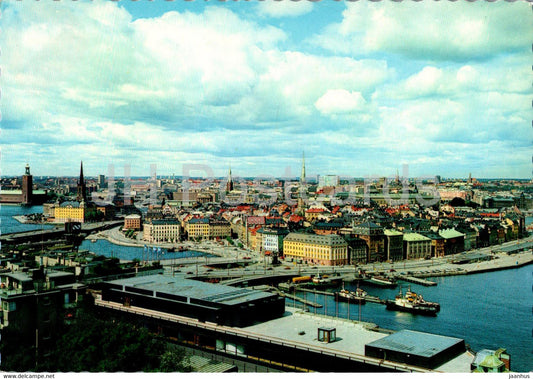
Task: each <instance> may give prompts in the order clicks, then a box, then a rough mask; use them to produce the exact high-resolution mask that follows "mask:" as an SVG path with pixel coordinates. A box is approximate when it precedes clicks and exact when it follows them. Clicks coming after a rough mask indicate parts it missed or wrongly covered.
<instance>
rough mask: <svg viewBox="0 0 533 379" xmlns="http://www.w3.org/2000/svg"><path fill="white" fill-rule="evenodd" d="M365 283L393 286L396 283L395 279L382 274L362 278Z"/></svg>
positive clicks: (386, 286)
mask: <svg viewBox="0 0 533 379" xmlns="http://www.w3.org/2000/svg"><path fill="white" fill-rule="evenodd" d="M364 282H365V283H368V284H372V285H375V286H378V287H385V288H394V287H396V286H397V285H398V284H397V283H396V280H395V279H392V278H387V277H384V276H379V275H374V276H372V277H371V278H368V279H364Z"/></svg>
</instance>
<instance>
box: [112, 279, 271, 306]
mask: <svg viewBox="0 0 533 379" xmlns="http://www.w3.org/2000/svg"><path fill="white" fill-rule="evenodd" d="M108 283H110V284H115V285H120V286H129V287H134V288H140V289H144V290H148V291H155V292H161V293H165V294H171V295H176V296H184V297H190V298H193V299H200V300H205V301H212V302H214V303H220V304H227V305H235V304H240V303H245V302H249V301H253V300H258V299H262V298H267V297H271V296H272V294H270V293H267V292H263V291H258V290H250V289H247V288H236V287H230V286H225V285H222V284H212V283H205V282H200V281H198V280H192V279H185V278H183V277H169V276H163V275H149V276H140V277H133V278H127V279H119V280H113V281H111V282H108Z"/></svg>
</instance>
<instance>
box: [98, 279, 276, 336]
mask: <svg viewBox="0 0 533 379" xmlns="http://www.w3.org/2000/svg"><path fill="white" fill-rule="evenodd" d="M102 300H104V301H111V302H115V303H120V304H123V305H124V306H126V307H132V306H135V307H139V308H144V309H149V310H153V311H159V312H165V313H171V314H175V315H179V316H185V317H190V318H195V319H198V320H199V321H203V322H212V323H216V324H218V325H226V326H237V327H242V326H246V325H251V324H253V323H254V322H259V321H265V320H270V319H273V318H277V317H281V316H282V315H283V313H284V312H285V299H284V298H282V297H280V296H279V295H277V294H270V293H267V292H262V291H257V290H250V289H247V288H235V287H230V286H224V285H220V284H211V283H204V282H200V281H196V280H191V279H185V278H182V277H167V276H163V275H151V276H144V277H135V278H128V279H121V280H114V281H111V282H106V283H104V288H103V290H102Z"/></svg>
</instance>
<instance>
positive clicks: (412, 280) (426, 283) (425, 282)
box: [396, 275, 437, 287]
mask: <svg viewBox="0 0 533 379" xmlns="http://www.w3.org/2000/svg"><path fill="white" fill-rule="evenodd" d="M396 278H397V279H399V280H403V281H404V282H410V283H415V284H420V285H423V286H426V287H431V286H436V285H437V283H436V282H432V281H431V280H426V279H422V278H416V277H414V276H407V275H397V276H396Z"/></svg>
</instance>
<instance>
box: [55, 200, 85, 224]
mask: <svg viewBox="0 0 533 379" xmlns="http://www.w3.org/2000/svg"><path fill="white" fill-rule="evenodd" d="M86 211H87V207H86V205H85V203H84V202H83V201H82V202H81V203H80V202H77V201H65V202H63V203H61V204H60V205H56V207H55V208H54V222H57V223H65V222H70V221H72V222H81V223H83V222H85V214H86Z"/></svg>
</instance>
